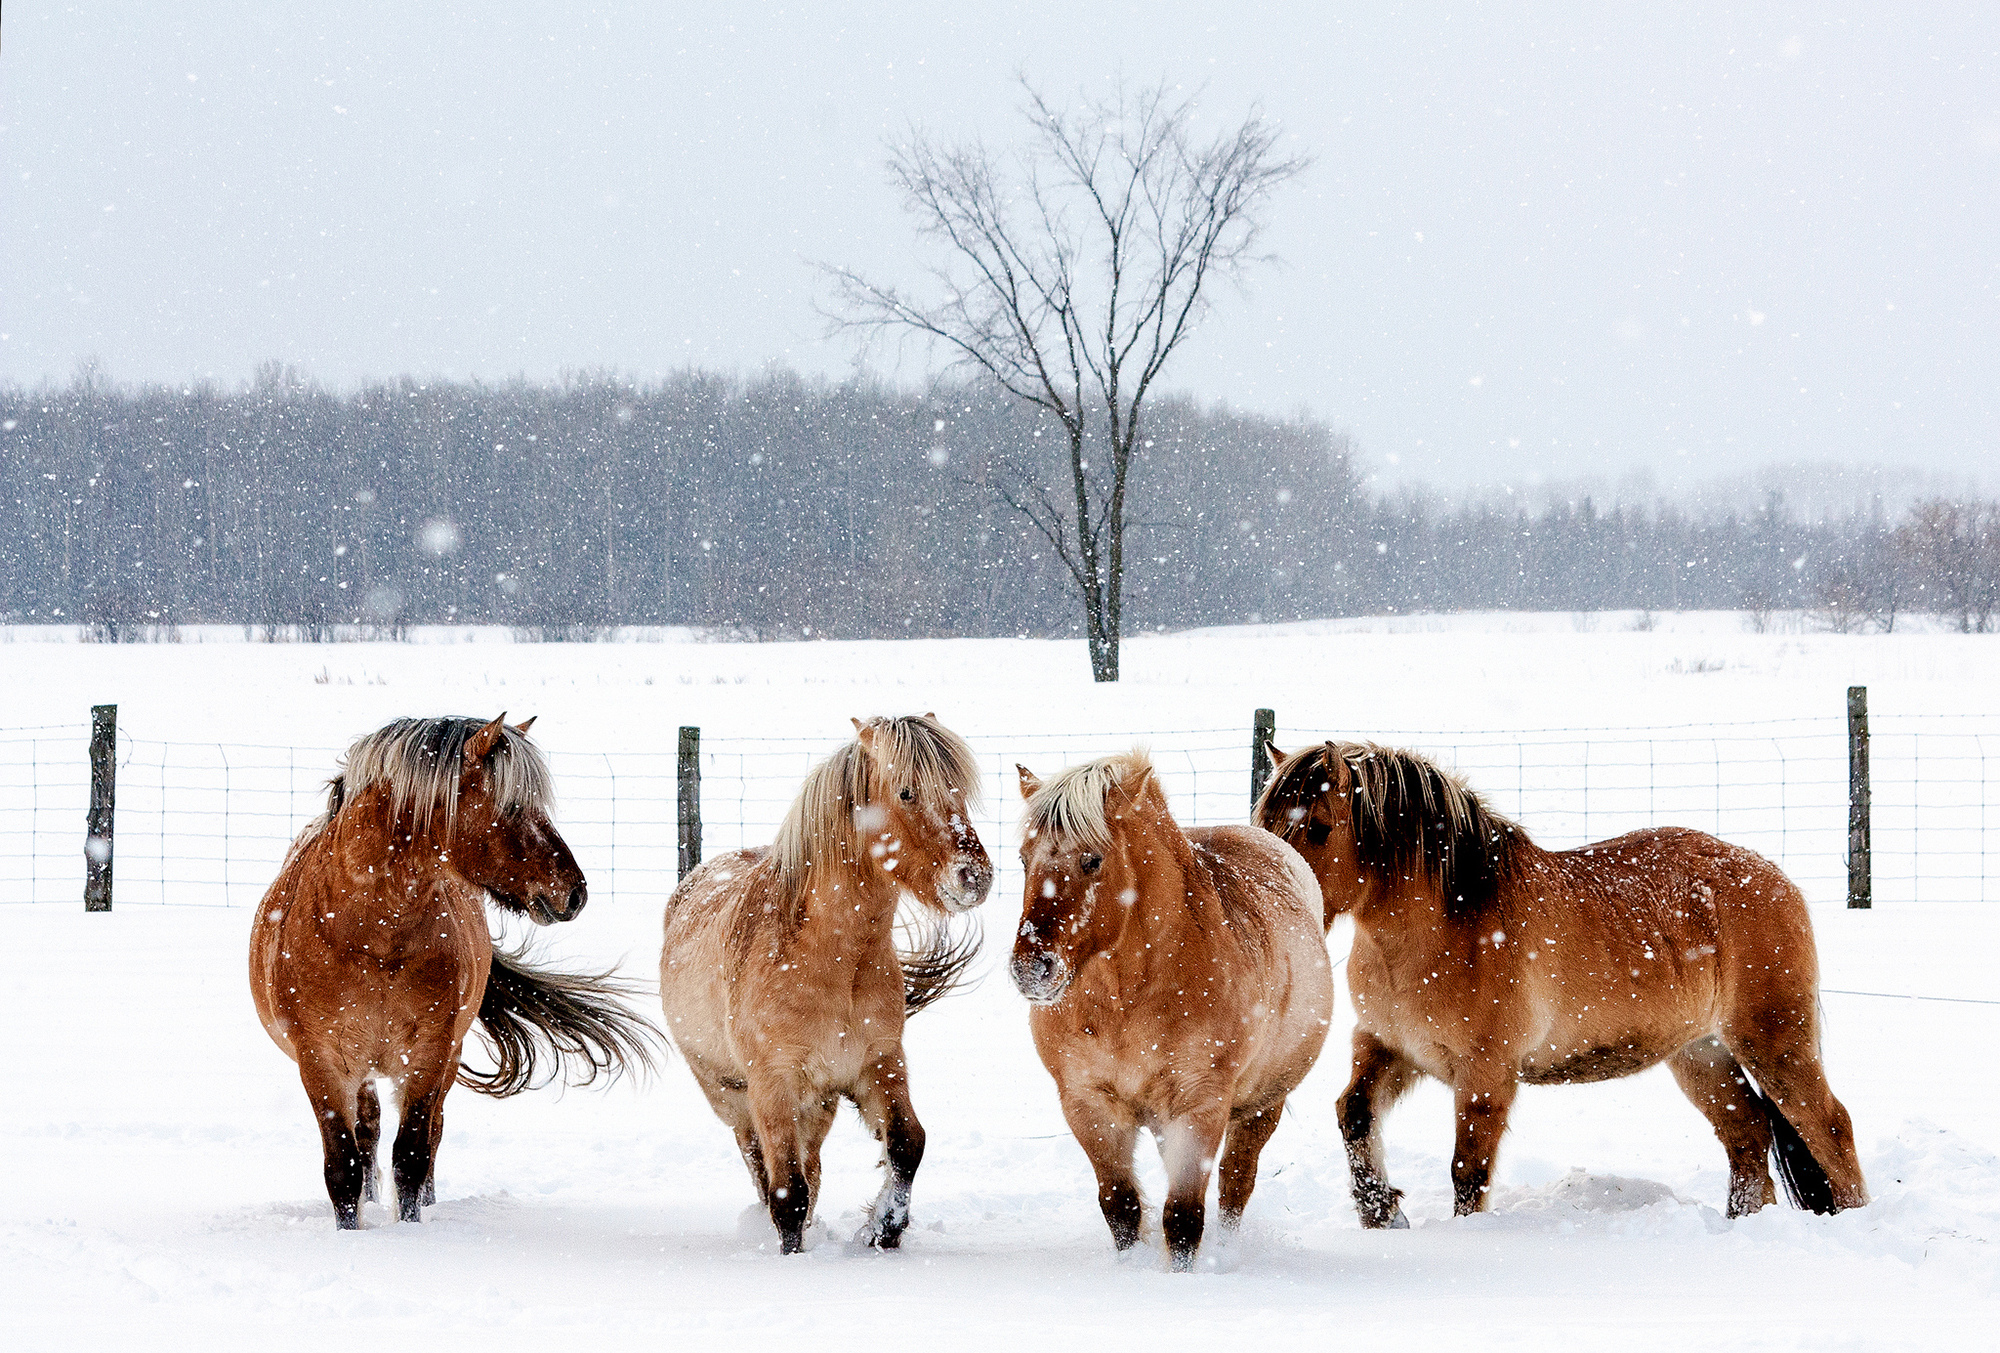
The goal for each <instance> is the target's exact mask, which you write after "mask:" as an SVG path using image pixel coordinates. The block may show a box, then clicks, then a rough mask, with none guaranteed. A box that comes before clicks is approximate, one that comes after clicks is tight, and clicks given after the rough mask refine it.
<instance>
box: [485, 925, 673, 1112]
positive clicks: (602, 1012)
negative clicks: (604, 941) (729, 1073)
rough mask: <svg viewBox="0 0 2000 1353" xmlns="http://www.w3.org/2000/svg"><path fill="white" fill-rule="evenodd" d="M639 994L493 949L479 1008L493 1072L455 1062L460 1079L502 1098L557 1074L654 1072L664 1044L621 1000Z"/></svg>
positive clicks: (599, 976) (585, 1076)
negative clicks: (490, 967)
mask: <svg viewBox="0 0 2000 1353" xmlns="http://www.w3.org/2000/svg"><path fill="white" fill-rule="evenodd" d="M639 994H641V992H640V990H639V988H637V987H636V986H634V985H633V984H631V983H629V982H620V981H618V980H617V979H616V978H615V977H613V975H612V974H611V973H609V972H603V973H568V972H557V971H555V970H553V969H550V968H542V967H537V966H536V965H534V964H533V963H530V962H529V961H528V946H526V945H523V946H522V947H521V948H519V949H517V950H514V951H513V952H511V953H510V952H508V951H507V950H504V949H502V948H500V946H498V945H497V944H496V945H495V946H494V947H493V968H492V972H491V973H490V974H489V975H488V977H487V979H486V994H485V995H484V996H483V997H481V998H480V1002H479V1031H480V1033H482V1034H483V1035H484V1036H485V1039H486V1046H487V1050H488V1051H490V1052H491V1053H492V1054H493V1062H494V1067H493V1070H491V1071H475V1070H474V1069H472V1068H471V1067H469V1066H467V1065H466V1064H465V1063H463V1062H460V1063H459V1067H458V1079H459V1080H460V1081H461V1082H462V1083H464V1084H466V1085H468V1086H470V1087H471V1088H472V1089H474V1090H477V1091H478V1092H479V1093H480V1094H482V1095H491V1096H493V1097H494V1098H495V1099H504V1098H506V1097H507V1096H509V1095H518V1094H520V1093H521V1092H522V1091H523V1090H533V1089H536V1088H537V1087H539V1086H542V1085H545V1084H547V1083H548V1082H549V1081H550V1080H551V1079H553V1078H554V1077H556V1076H558V1075H560V1076H563V1077H564V1078H565V1079H566V1080H568V1082H569V1083H570V1084H572V1085H589V1084H590V1083H591V1082H593V1081H595V1080H596V1079H597V1078H598V1077H599V1076H609V1077H610V1079H612V1080H616V1079H617V1078H618V1077H619V1076H620V1075H622V1074H623V1073H625V1072H626V1071H637V1072H640V1073H643V1074H651V1072H652V1071H653V1069H654V1067H655V1065H656V1058H657V1056H659V1055H660V1054H662V1053H663V1052H664V1044H663V1043H662V1042H661V1040H660V1035H659V1032H658V1031H657V1030H655V1029H654V1028H653V1026H652V1025H650V1024H648V1023H647V1022H646V1021H645V1020H643V1019H641V1018H640V1017H639V1016H638V1015H635V1014H633V1013H632V1011H630V1010H629V1009H627V1008H626V1006H625V1004H624V1003H623V1001H622V1000H621V999H620V998H621V997H624V996H634V995H639Z"/></svg>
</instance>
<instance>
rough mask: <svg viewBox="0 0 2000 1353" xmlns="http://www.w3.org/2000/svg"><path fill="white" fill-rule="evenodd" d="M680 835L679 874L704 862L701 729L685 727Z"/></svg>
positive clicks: (689, 870)
mask: <svg viewBox="0 0 2000 1353" xmlns="http://www.w3.org/2000/svg"><path fill="white" fill-rule="evenodd" d="M678 778H679V781H680V813H679V820H680V838H681V857H680V874H679V875H678V877H679V878H686V877H687V876H688V875H689V874H691V873H693V872H694V870H695V866H697V865H699V864H700V863H701V730H700V729H699V728H685V727H684V728H682V729H681V751H680V773H679V777H678Z"/></svg>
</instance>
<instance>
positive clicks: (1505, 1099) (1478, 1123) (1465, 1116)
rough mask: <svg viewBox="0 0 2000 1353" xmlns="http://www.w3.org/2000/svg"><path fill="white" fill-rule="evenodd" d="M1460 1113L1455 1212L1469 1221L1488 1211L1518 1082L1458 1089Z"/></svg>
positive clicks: (1453, 1181) (1489, 1082)
mask: <svg viewBox="0 0 2000 1353" xmlns="http://www.w3.org/2000/svg"><path fill="white" fill-rule="evenodd" d="M1454 1088H1455V1090H1456V1092H1457V1093H1456V1095H1455V1096H1454V1099H1455V1101H1456V1108H1457V1110H1458V1141H1457V1143H1456V1145H1455V1146H1454V1148H1453V1150H1452V1154H1451V1196H1452V1201H1451V1210H1452V1215H1453V1216H1457V1217H1469V1216H1471V1215H1472V1214H1473V1213H1475V1212H1484V1211H1485V1210H1486V1192H1487V1189H1488V1188H1490V1187H1491V1183H1492V1179H1493V1159H1494V1157H1495V1156H1497V1155H1499V1153H1500V1137H1501V1135H1502V1134H1503V1133H1505V1132H1506V1131H1507V1111H1508V1110H1509V1109H1511V1108H1512V1107H1513V1106H1514V1092H1515V1089H1516V1085H1515V1082H1514V1081H1513V1080H1512V1079H1511V1078H1509V1079H1507V1080H1497V1079H1494V1080H1486V1081H1484V1082H1483V1083H1482V1082H1475V1083H1474V1084H1473V1085H1468V1086H1457V1087H1454Z"/></svg>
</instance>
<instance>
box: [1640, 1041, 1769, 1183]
mask: <svg viewBox="0 0 2000 1353" xmlns="http://www.w3.org/2000/svg"><path fill="white" fill-rule="evenodd" d="M1667 1065H1668V1067H1669V1068H1670V1069H1671V1070H1672V1071H1673V1073H1674V1080H1675V1081H1676V1082H1678V1083H1679V1085H1680V1087H1681V1093H1682V1094H1684V1095H1686V1096H1687V1097H1688V1099H1689V1100H1690V1101H1691V1102H1692V1103H1693V1104H1694V1106H1695V1107H1696V1108H1697V1109H1700V1110H1701V1115H1702V1117H1704V1118H1706V1119H1707V1120H1708V1125H1709V1126H1710V1127H1712V1128H1714V1129H1715V1135H1716V1137H1717V1138H1718V1139H1720V1140H1721V1142H1722V1149H1723V1151H1725V1152H1726V1153H1727V1154H1728V1156H1729V1215H1730V1216H1732V1217H1741V1216H1746V1215H1748V1214H1749V1213H1752V1212H1755V1211H1756V1210H1757V1209H1759V1208H1761V1207H1764V1206H1766V1205H1767V1204H1770V1203H1775V1202H1776V1201H1778V1193H1777V1189H1776V1188H1775V1187H1774V1186H1773V1185H1772V1183H1771V1171H1770V1168H1769V1165H1768V1163H1767V1162H1768V1161H1769V1158H1770V1155H1771V1125H1770V1124H1769V1123H1768V1122H1766V1121H1765V1119H1764V1114H1763V1112H1762V1111H1761V1110H1760V1109H1759V1108H1758V1105H1757V1096H1756V1094H1755V1092H1754V1091H1753V1090H1752V1089H1751V1086H1750V1081H1749V1078H1748V1077H1746V1076H1745V1075H1744V1074H1743V1068H1742V1067H1740V1066H1738V1065H1737V1064H1736V1059H1735V1058H1734V1057H1731V1056H1730V1055H1729V1050H1728V1049H1727V1048H1725V1047H1723V1046H1722V1043H1721V1041H1720V1040H1718V1039H1715V1038H1701V1039H1696V1040H1695V1041H1694V1042H1692V1043H1690V1044H1688V1045H1687V1046H1686V1047H1684V1048H1682V1049H1681V1050H1680V1051H1679V1052H1677V1053H1675V1054H1674V1055H1673V1056H1672V1057H1671V1058H1669V1059H1668V1061H1667Z"/></svg>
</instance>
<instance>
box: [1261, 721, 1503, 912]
mask: <svg viewBox="0 0 2000 1353" xmlns="http://www.w3.org/2000/svg"><path fill="white" fill-rule="evenodd" d="M1335 792H1344V793H1345V794H1346V795H1347V797H1348V800H1349V808H1350V810H1351V814H1352V820H1353V823H1354V844H1355V853H1356V855H1357V856H1358V859H1357V860H1356V863H1357V864H1359V865H1360V866H1361V867H1363V868H1370V869H1375V870H1378V871H1380V872H1382V873H1384V874H1386V875H1388V876H1389V877H1391V878H1392V879H1393V878H1410V877H1413V876H1416V875H1421V876H1422V877H1424V878H1425V879H1427V880H1429V882H1430V883H1431V885H1432V886H1433V887H1435V888H1436V889H1437V892H1438V896H1439V897H1440V898H1441V899H1442V900H1443V902H1444V908H1445V914H1446V915H1447V916H1450V917H1452V918H1454V919H1459V920H1466V919H1470V918H1473V917H1476V916H1479V915H1481V914H1483V913H1484V912H1485V911H1486V910H1487V909H1488V908H1489V907H1491V906H1492V905H1493V903H1494V900H1495V899H1496V898H1497V897H1498V896H1499V893H1500V888H1501V885H1502V884H1503V883H1504V882H1506V881H1507V879H1508V878H1509V876H1510V875H1511V874H1512V872H1513V870H1514V867H1515V860H1516V857H1517V856H1518V854H1519V852H1520V848H1521V847H1523V846H1526V845H1528V844H1530V843H1529V841H1528V836H1527V833H1526V832H1524V831H1522V830H1521V827H1520V824H1518V823H1516V822H1514V821H1512V820H1510V819H1508V818H1505V817H1502V816H1501V815H1500V814H1499V813H1496V812H1494V811H1493V810H1492V809H1491V808H1489V807H1488V806H1487V805H1486V801H1485V800H1484V799H1482V798H1480V797H1479V795H1478V794H1477V793H1475V792H1474V791H1473V790H1472V789H1471V788H1469V787H1468V786H1467V785H1466V784H1465V782H1464V781H1462V780H1460V779H1459V778H1458V777H1457V776H1456V775H1453V774H1452V773H1451V772H1449V771H1447V770H1445V769H1444V768H1443V767H1441V766H1439V765H1438V764H1437V763H1436V762H1434V761H1431V760H1430V759H1428V758H1427V757H1424V756H1420V755H1419V754H1417V753H1416V752H1412V751H1406V750H1404V749H1402V748H1399V747H1378V746H1376V745H1375V744H1374V743H1370V742H1326V743H1323V744H1322V745H1320V746H1318V747H1313V748H1309V749H1308V750H1306V751H1303V752H1298V753H1296V754H1294V755H1292V756H1290V757H1287V758H1286V759H1285V762H1284V764H1283V765H1281V766H1279V767H1278V768H1277V770H1276V771H1275V772H1274V773H1273V775H1272V777H1271V783H1270V784H1269V785H1268V786H1267V787H1266V788H1265V790H1264V796H1263V797H1262V798H1261V799H1259V800H1258V803H1257V820H1258V821H1260V822H1273V821H1275V822H1276V823H1277V824H1279V825H1280V826H1283V825H1286V824H1288V823H1296V822H1302V821H1304V820H1306V819H1307V818H1308V817H1309V815H1310V814H1311V812H1312V808H1313V805H1314V804H1316V803H1318V802H1319V801H1320V800H1321V799H1322V798H1324V797H1326V796H1327V795H1328V794H1331V793H1335Z"/></svg>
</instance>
